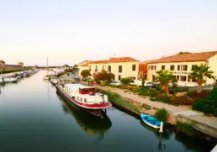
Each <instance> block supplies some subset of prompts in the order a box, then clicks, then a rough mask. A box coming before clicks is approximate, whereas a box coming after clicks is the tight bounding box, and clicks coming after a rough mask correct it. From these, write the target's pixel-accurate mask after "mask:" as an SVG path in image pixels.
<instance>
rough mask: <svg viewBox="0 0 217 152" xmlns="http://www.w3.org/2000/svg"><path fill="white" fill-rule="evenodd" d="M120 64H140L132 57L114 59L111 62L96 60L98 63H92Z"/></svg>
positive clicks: (93, 62) (95, 62)
mask: <svg viewBox="0 0 217 152" xmlns="http://www.w3.org/2000/svg"><path fill="white" fill-rule="evenodd" d="M118 62H139V61H138V60H136V59H134V58H131V57H119V58H116V57H115V58H114V57H112V58H110V59H109V60H96V61H92V62H91V63H92V64H106V63H118ZM91 63H90V64H91Z"/></svg>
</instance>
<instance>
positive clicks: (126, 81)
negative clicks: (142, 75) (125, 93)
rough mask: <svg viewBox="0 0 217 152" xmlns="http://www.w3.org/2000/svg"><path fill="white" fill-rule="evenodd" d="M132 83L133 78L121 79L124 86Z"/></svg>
mask: <svg viewBox="0 0 217 152" xmlns="http://www.w3.org/2000/svg"><path fill="white" fill-rule="evenodd" d="M130 82H132V78H129V77H127V78H122V79H121V83H122V84H124V85H126V84H129V83H130Z"/></svg>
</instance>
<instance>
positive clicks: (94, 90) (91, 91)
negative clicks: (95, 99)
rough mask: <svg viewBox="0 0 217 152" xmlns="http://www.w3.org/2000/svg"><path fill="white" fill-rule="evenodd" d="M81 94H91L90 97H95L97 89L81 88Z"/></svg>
mask: <svg viewBox="0 0 217 152" xmlns="http://www.w3.org/2000/svg"><path fill="white" fill-rule="evenodd" d="M79 93H80V94H89V95H95V93H96V89H95V88H89V87H88V88H79Z"/></svg>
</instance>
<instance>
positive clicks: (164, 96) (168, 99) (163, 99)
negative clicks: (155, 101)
mask: <svg viewBox="0 0 217 152" xmlns="http://www.w3.org/2000/svg"><path fill="white" fill-rule="evenodd" d="M158 98H159V100H161V101H163V102H165V103H170V101H171V97H170V96H168V95H166V94H163V95H161V96H160V97H158Z"/></svg>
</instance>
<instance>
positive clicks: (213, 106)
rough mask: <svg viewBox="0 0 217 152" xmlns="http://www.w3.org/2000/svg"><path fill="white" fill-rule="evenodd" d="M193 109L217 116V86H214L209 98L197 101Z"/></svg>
mask: <svg viewBox="0 0 217 152" xmlns="http://www.w3.org/2000/svg"><path fill="white" fill-rule="evenodd" d="M193 109H195V110H199V111H202V112H205V113H208V114H213V115H215V116H217V87H216V86H215V87H214V88H213V90H212V91H211V92H210V94H209V96H208V97H207V98H205V99H201V100H198V101H196V102H195V103H194V104H193Z"/></svg>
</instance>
